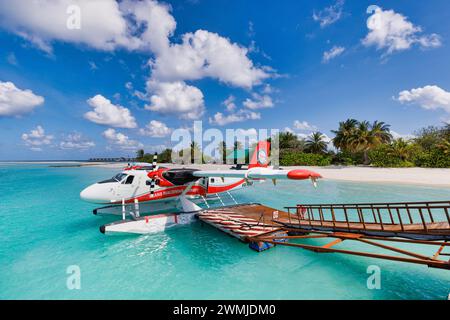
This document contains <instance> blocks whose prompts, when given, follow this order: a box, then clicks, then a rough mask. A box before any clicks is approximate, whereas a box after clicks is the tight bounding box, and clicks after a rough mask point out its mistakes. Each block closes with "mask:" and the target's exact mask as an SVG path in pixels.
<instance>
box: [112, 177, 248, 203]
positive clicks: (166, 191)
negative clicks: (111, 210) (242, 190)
mask: <svg viewBox="0 0 450 320" xmlns="http://www.w3.org/2000/svg"><path fill="white" fill-rule="evenodd" d="M244 182H245V179H242V180H239V181H237V182H235V183H233V184H229V185H226V186H218V187H213V186H210V187H209V188H208V191H207V193H210V194H215V193H221V192H226V191H230V190H231V189H234V188H236V187H238V186H240V185H241V184H243V183H244ZM184 189H186V186H177V187H170V188H163V189H161V190H157V191H155V192H154V193H153V196H151V195H150V192H149V193H146V194H143V195H141V196H138V197H137V198H130V199H127V200H125V203H133V202H134V200H135V199H137V200H138V201H139V202H146V201H155V200H162V199H169V198H175V197H179V196H180V195H181V194H182V193H183V191H184ZM187 195H189V196H200V195H205V188H204V187H202V186H199V185H196V186H192V188H191V190H189V191H188V193H187ZM118 203H121V201H115V202H113V204H118Z"/></svg>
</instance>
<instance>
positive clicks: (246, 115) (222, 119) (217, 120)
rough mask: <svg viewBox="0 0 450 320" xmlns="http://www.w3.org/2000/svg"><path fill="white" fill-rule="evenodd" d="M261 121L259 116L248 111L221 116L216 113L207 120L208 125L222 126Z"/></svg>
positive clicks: (219, 113)
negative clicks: (247, 121)
mask: <svg viewBox="0 0 450 320" xmlns="http://www.w3.org/2000/svg"><path fill="white" fill-rule="evenodd" d="M258 119H261V114H260V113H258V112H253V111H249V110H238V111H237V112H235V113H230V114H226V115H225V114H223V113H222V112H217V113H216V114H215V115H214V116H213V117H212V118H209V123H211V124H217V125H219V126H224V125H227V124H230V123H234V122H243V121H246V120H258Z"/></svg>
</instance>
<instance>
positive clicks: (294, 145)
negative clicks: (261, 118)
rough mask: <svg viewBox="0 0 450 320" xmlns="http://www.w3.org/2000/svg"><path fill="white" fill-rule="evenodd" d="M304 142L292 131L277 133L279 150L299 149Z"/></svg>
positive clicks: (302, 147)
mask: <svg viewBox="0 0 450 320" xmlns="http://www.w3.org/2000/svg"><path fill="white" fill-rule="evenodd" d="M304 144H305V143H304V140H299V138H298V137H297V135H296V134H294V133H292V132H280V133H279V134H278V146H279V148H280V150H286V149H295V150H300V151H301V150H303V149H304Z"/></svg>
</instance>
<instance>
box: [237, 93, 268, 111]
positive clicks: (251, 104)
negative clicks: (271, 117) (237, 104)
mask: <svg viewBox="0 0 450 320" xmlns="http://www.w3.org/2000/svg"><path fill="white" fill-rule="evenodd" d="M243 105H244V106H245V107H246V108H249V109H252V110H255V109H263V108H272V107H273V106H274V103H273V100H272V97H271V96H269V95H267V94H263V95H261V94H258V93H253V94H252V99H250V98H247V99H245V101H244V102H243Z"/></svg>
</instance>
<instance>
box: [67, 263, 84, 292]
mask: <svg viewBox="0 0 450 320" xmlns="http://www.w3.org/2000/svg"><path fill="white" fill-rule="evenodd" d="M66 274H68V277H67V279H66V287H67V289H69V290H80V289H81V269H80V267H79V266H77V265H70V266H68V267H67V269H66Z"/></svg>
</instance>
